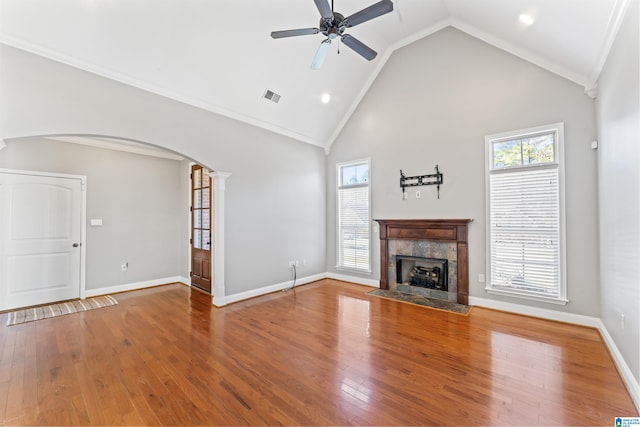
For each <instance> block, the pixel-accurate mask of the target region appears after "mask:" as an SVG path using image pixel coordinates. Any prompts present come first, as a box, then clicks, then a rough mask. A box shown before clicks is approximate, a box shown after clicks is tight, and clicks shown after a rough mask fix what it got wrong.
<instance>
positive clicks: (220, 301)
mask: <svg viewBox="0 0 640 427" xmlns="http://www.w3.org/2000/svg"><path fill="white" fill-rule="evenodd" d="M326 277H327V274H326V273H320V274H314V275H313V276H307V277H299V278H298V279H297V280H296V286H298V285H304V284H307V283H311V282H315V281H316V280H321V279H325V278H326ZM292 283H293V282H292V281H291V280H288V281H286V282H281V283H276V284H274V285H268V286H264V287H262V288H258V289H251V290H250V291H245V292H239V293H237V294H231V295H226V296H225V297H224V298H217V297H214V298H213V304H214V305H215V306H216V307H222V306H224V305H227V304H231V303H233V302H238V301H242V300H245V299H248V298H254V297H257V296H260V295H265V294H270V293H271V292H277V291H281V290H283V289H287V288H289V287H291V285H292Z"/></svg>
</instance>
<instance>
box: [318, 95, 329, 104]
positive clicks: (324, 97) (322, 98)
mask: <svg viewBox="0 0 640 427" xmlns="http://www.w3.org/2000/svg"><path fill="white" fill-rule="evenodd" d="M320 100H321V101H322V103H323V104H327V103H328V102H329V101H331V95H329V94H328V93H323V94H322V97H321V98H320Z"/></svg>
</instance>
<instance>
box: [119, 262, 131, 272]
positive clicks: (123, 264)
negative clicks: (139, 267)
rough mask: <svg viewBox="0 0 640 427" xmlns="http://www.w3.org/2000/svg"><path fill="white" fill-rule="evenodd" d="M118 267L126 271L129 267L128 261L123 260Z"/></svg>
mask: <svg viewBox="0 0 640 427" xmlns="http://www.w3.org/2000/svg"><path fill="white" fill-rule="evenodd" d="M120 269H121V270H122V271H127V270H128V269H129V263H128V262H123V263H122V265H121V266H120Z"/></svg>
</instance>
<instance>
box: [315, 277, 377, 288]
mask: <svg viewBox="0 0 640 427" xmlns="http://www.w3.org/2000/svg"><path fill="white" fill-rule="evenodd" d="M326 276H327V279H335V280H341V281H343V282H351V283H357V284H358V285H365V286H371V287H373V288H379V287H380V280H375V279H365V278H364V277H357V276H349V275H346V274H340V273H326Z"/></svg>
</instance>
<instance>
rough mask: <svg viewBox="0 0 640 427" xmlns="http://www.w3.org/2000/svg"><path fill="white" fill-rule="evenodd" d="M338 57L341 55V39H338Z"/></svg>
mask: <svg viewBox="0 0 640 427" xmlns="http://www.w3.org/2000/svg"><path fill="white" fill-rule="evenodd" d="M338 55H340V37H338Z"/></svg>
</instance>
